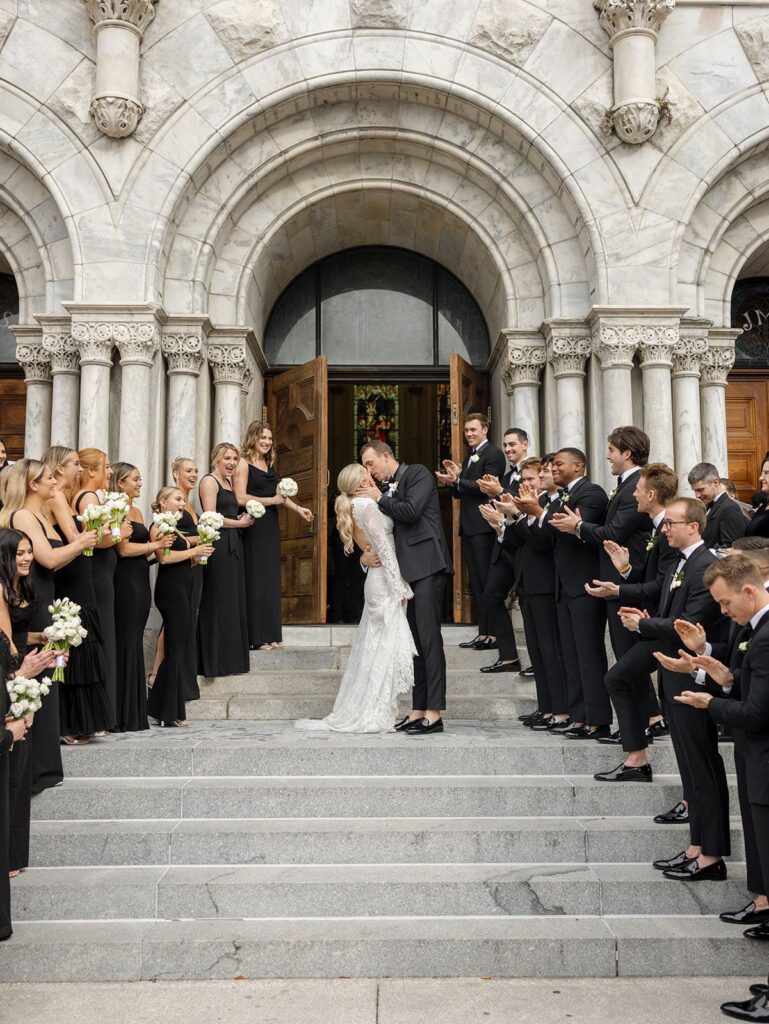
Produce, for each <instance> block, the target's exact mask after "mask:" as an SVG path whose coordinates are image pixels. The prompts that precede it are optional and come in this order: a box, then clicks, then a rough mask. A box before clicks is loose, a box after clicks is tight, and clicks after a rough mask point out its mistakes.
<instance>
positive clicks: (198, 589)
mask: <svg viewBox="0 0 769 1024" xmlns="http://www.w3.org/2000/svg"><path fill="white" fill-rule="evenodd" d="M177 529H178V530H179V533H181V534H183V535H184V536H185V537H197V535H198V527H197V523H196V522H195V520H194V519H193V518H192V516H191V515H190V513H189V511H188V510H187V509H186V508H183V509H182V518H181V519H180V520H179V524H178V526H177ZM190 565H191V566H192V617H193V620H194V624H195V632H194V633H193V646H195V644H196V642H197V641H196V638H197V628H198V612H199V610H200V599H201V598H202V596H203V576H204V573H205V567H204V566H202V565H198V564H197V563H196V562H190ZM184 700H185V702H186V701H190V700H200V687H199V686H198V655H197V650H196V651H195V672H194V673H193V674H192V675H187V676H185V689H184Z"/></svg>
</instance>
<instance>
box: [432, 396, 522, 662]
mask: <svg viewBox="0 0 769 1024" xmlns="http://www.w3.org/2000/svg"><path fill="white" fill-rule="evenodd" d="M464 434H465V441H466V442H467V445H468V447H469V449H470V451H469V453H468V455H467V458H466V459H465V461H464V462H463V463H462V465H461V466H459V465H457V463H456V462H452V461H451V460H450V459H444V461H443V466H444V472H440V471H439V472H437V473H436V474H435V475H436V477H437V478H438V480H439V481H440V482H441V483H443V484H449V485H450V486H451V493H452V497H454V498H456V499H457V500H458V501H459V535H460V537H461V538H462V559H463V561H464V562H465V564H466V565H467V572H468V575H469V577H470V590H471V591H472V595H473V599H474V601H475V609H476V613H477V615H478V635H477V636H476V637H475V638H474V639H473V640H470V641H468V642H467V643H463V644H460V647H472V648H474V649H475V650H477V651H488V650H496V649H497V641H496V637H495V636H494V634H493V633H492V632H491V627H490V626H489V622H488V614H487V611H486V608H485V606H484V603H483V591H484V589H485V587H486V578H487V576H488V574H489V565H490V564H491V553H492V550H493V548H494V544H495V542H496V537H495V535H494V532H493V531H492V530H491V529H490V527H489V524H488V523H487V522H486V520H485V519H484V518H483V516H482V515H481V512H480V507H481V505H483V504H485V502H486V495H485V494H484V493H483V491H482V490H481V488H480V486H479V483H478V481H479V480H480V479H481V477H483V476H486V475H489V474H490V475H492V476H496V477H501V476H502V475H503V473H504V471H505V466H506V462H505V456H504V453H503V452H502V449H501V448H497V446H496V445H495V444H492V443H491V441H489V438H488V434H489V421H488V419H487V417H486V416H484V414H483V413H482V412H470V413H468V414H467V416H466V417H465V423H464Z"/></svg>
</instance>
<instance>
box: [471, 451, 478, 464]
mask: <svg viewBox="0 0 769 1024" xmlns="http://www.w3.org/2000/svg"><path fill="white" fill-rule="evenodd" d="M478 459H480V455H478V453H477V452H473V454H472V455H471V456H470V462H477V461H478Z"/></svg>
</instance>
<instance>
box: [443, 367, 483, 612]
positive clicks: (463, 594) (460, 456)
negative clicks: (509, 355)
mask: <svg viewBox="0 0 769 1024" xmlns="http://www.w3.org/2000/svg"><path fill="white" fill-rule="evenodd" d="M449 387H450V389H451V457H452V459H453V460H454V462H459V463H461V462H462V461H463V460H464V457H465V454H466V451H467V449H466V447H465V435H464V432H463V427H464V421H465V416H466V415H467V413H469V412H483V413H486V415H487V416H488V417H489V419H491V409H490V408H489V381H488V377H487V376H486V374H484V373H481V372H480V371H478V370H475V369H473V367H472V366H470V364H469V363H466V362H465V360H464V359H463V358H462V357H461V356H460V355H458V354H457V353H456V352H452V353H451V356H450V357H449ZM452 511H453V517H452V518H453V526H454V529H453V531H452V536H453V556H454V603H453V609H454V622H476V621H477V617H476V616H474V615H473V607H472V601H473V599H472V594H471V593H470V582H469V579H468V575H467V569H466V568H465V566H464V565H463V564H462V546H461V540H460V536H459V502H458V501H456V500H455V501H454V503H453V509H452Z"/></svg>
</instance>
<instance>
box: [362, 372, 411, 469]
mask: <svg viewBox="0 0 769 1024" xmlns="http://www.w3.org/2000/svg"><path fill="white" fill-rule="evenodd" d="M353 415H354V417H355V429H354V432H353V433H354V437H355V443H354V445H353V453H352V458H353V462H357V461H358V459H359V457H360V450H361V448H362V447H363V445H364V444H365V443H366V442H367V441H374V440H377V441H384V442H385V444H389V445H390V447H391V448H392V450H393V453H394V455H395V458H396V460H399V459H400V452H399V447H400V446H399V437H398V434H399V426H400V424H399V418H400V410H399V402H398V388H397V386H393V387H388V386H387V385H379V384H356V385H355V388H354V390H353Z"/></svg>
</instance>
